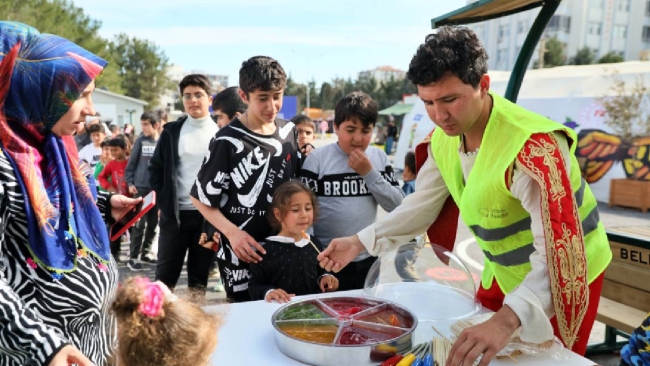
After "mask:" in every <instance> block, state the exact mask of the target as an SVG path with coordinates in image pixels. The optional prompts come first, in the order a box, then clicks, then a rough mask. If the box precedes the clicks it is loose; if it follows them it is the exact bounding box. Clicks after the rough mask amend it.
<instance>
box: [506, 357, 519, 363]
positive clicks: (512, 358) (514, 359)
mask: <svg viewBox="0 0 650 366" xmlns="http://www.w3.org/2000/svg"><path fill="white" fill-rule="evenodd" d="M508 357H510V359H511V360H513V361H515V363H519V362H518V361H517V359H516V358H514V357H512V355H508Z"/></svg>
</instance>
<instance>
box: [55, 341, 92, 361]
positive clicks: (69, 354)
mask: <svg viewBox="0 0 650 366" xmlns="http://www.w3.org/2000/svg"><path fill="white" fill-rule="evenodd" d="M73 364H74V365H78V366H95V364H94V363H92V362H91V361H90V360H89V359H88V358H86V356H84V355H83V354H82V353H81V352H79V350H78V349H76V348H75V347H74V346H70V345H68V346H65V347H63V348H61V350H60V351H59V352H58V353H57V354H56V356H54V358H53V359H52V362H50V364H49V366H69V365H73Z"/></svg>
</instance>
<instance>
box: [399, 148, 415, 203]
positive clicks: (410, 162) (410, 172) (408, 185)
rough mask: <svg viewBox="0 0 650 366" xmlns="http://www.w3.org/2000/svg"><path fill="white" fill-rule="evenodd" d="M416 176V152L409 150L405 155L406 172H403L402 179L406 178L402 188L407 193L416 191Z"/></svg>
mask: <svg viewBox="0 0 650 366" xmlns="http://www.w3.org/2000/svg"><path fill="white" fill-rule="evenodd" d="M415 178H417V174H416V173H415V153H414V152H413V151H409V152H407V153H406V155H404V173H402V179H403V180H404V185H403V186H402V190H403V191H404V194H405V195H407V196H408V195H409V194H411V193H413V192H415Z"/></svg>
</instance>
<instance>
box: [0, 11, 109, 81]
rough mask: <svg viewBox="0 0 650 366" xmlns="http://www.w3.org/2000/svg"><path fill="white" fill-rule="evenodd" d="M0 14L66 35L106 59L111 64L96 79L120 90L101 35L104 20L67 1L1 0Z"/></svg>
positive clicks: (106, 45) (47, 31)
mask: <svg viewBox="0 0 650 366" xmlns="http://www.w3.org/2000/svg"><path fill="white" fill-rule="evenodd" d="M0 14H5V15H4V16H3V17H4V18H5V19H7V20H13V21H17V22H21V23H25V24H28V25H31V26H33V27H34V28H36V29H38V31H39V32H41V33H50V34H55V35H57V36H60V37H63V38H66V39H68V40H70V41H72V42H74V43H76V44H78V45H79V46H81V47H83V48H84V49H86V50H88V51H90V52H92V53H94V54H96V55H98V56H100V57H102V58H104V59H106V60H107V61H109V65H108V67H107V68H106V69H105V70H104V72H103V73H102V75H101V76H100V77H99V78H97V82H96V84H97V87H104V88H107V89H109V90H111V91H113V92H116V93H119V92H121V89H120V77H119V75H118V74H117V68H116V67H115V66H114V65H112V64H111V63H110V61H111V56H110V54H109V51H108V41H107V40H105V39H104V38H102V37H100V36H99V28H100V27H101V22H99V21H96V20H94V19H90V18H89V17H88V16H86V15H85V14H84V12H83V10H82V9H81V8H77V7H75V6H74V5H73V4H72V3H69V2H68V1H65V0H21V1H13V0H0Z"/></svg>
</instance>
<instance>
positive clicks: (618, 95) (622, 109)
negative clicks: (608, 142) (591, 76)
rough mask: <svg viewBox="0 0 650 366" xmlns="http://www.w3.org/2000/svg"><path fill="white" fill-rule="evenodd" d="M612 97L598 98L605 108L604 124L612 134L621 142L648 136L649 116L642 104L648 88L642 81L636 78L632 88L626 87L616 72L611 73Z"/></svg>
mask: <svg viewBox="0 0 650 366" xmlns="http://www.w3.org/2000/svg"><path fill="white" fill-rule="evenodd" d="M610 77H611V78H612V81H613V85H612V87H611V91H612V94H614V96H607V97H603V98H600V100H599V102H600V104H601V105H602V106H603V108H605V111H606V112H607V115H606V116H605V124H607V125H608V126H609V127H611V128H612V130H613V131H614V133H616V134H617V135H618V136H620V137H621V140H623V141H627V142H629V141H631V140H632V139H634V138H636V137H645V136H650V115H649V114H648V113H646V111H645V109H644V108H643V106H642V102H643V99H644V97H645V96H646V93H647V91H648V87H646V85H645V82H644V80H643V79H642V78H641V77H637V78H636V80H635V84H634V86H632V87H627V86H626V84H625V80H623V79H622V78H621V77H620V75H619V74H618V73H617V72H613V73H612V74H611V75H610Z"/></svg>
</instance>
